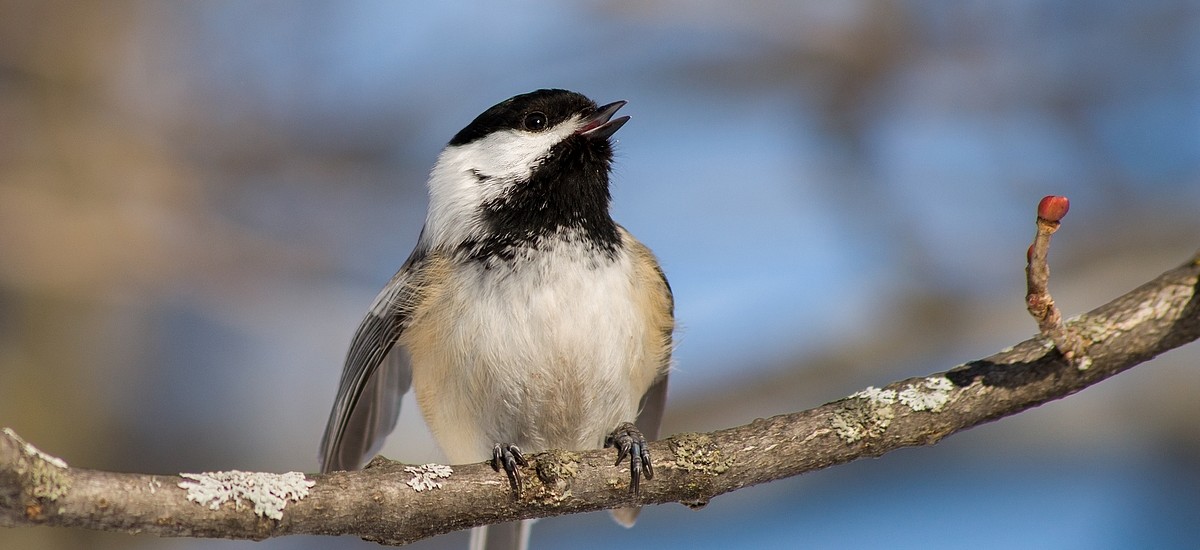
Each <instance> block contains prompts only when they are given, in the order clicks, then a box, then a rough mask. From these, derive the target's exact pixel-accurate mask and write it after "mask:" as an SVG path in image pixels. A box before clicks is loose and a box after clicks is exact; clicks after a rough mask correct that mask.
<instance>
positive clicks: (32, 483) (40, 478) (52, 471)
mask: <svg viewBox="0 0 1200 550" xmlns="http://www.w3.org/2000/svg"><path fill="white" fill-rule="evenodd" d="M3 432H4V435H6V436H8V437H9V438H12V439H13V440H14V441H16V442H17V443H20V445H21V457H20V458H19V459H18V460H17V464H16V468H15V471H16V473H17V475H18V476H25V477H27V478H28V480H29V494H30V495H31V496H33V497H34V498H44V499H46V500H50V501H55V500H58V499H60V498H62V497H63V496H66V494H67V491H68V490H70V488H71V481H70V478H68V477H67V475H66V474H67V463H66V461H64V460H63V459H61V458H58V457H56V456H53V455H49V454H46V453H44V452H42V451H41V449H38V448H37V447H34V446H33V444H31V443H29V442H27V441H25V440H24V439H21V436H19V435H17V433H16V432H14V431H13V430H12V428H4V430H3Z"/></svg>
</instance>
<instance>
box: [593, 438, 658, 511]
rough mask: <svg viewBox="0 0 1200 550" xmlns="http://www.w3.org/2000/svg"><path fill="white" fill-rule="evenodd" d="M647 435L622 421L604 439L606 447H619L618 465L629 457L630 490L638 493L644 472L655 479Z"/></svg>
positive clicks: (647, 476)
mask: <svg viewBox="0 0 1200 550" xmlns="http://www.w3.org/2000/svg"><path fill="white" fill-rule="evenodd" d="M647 443H648V442H647V441H646V436H644V435H642V432H641V431H640V430H638V429H637V426H634V425H633V424H632V423H630V422H622V423H621V424H620V425H618V426H617V429H615V430H613V431H612V433H610V434H608V437H606V438H605V439H604V448H606V449H607V448H609V447H616V448H617V462H616V465H619V464H621V461H622V460H625V457H626V456H628V457H629V491H630V492H632V493H634V494H637V493H638V491H639V490H640V488H641V481H642V474H645V475H646V479H654V468H653V467H652V466H651V465H650V448H649V445H648V444H647Z"/></svg>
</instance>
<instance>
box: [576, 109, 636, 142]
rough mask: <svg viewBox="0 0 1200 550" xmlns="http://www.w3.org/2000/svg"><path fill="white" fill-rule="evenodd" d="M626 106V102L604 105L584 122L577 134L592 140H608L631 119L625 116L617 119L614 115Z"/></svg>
mask: <svg viewBox="0 0 1200 550" xmlns="http://www.w3.org/2000/svg"><path fill="white" fill-rule="evenodd" d="M624 106H625V102H624V101H614V102H612V103H609V104H608V105H604V106H603V107H600V108H599V109H596V112H595V113H594V114H593V115H592V116H590V117H588V118H587V119H585V120H584V121H583V126H581V127H580V128H579V130H577V131H576V132H575V133H577V134H579V135H581V136H583V137H586V138H592V139H606V138H608V136H611V135H613V134H614V133H616V131H617V130H619V129H621V126H624V125H625V123H626V122H629V117H627V116H623V117H620V118H617V119H614V118H613V115H615V114H617V110H618V109H620V108H621V107H624Z"/></svg>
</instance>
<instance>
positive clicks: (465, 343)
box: [321, 90, 675, 547]
mask: <svg viewBox="0 0 1200 550" xmlns="http://www.w3.org/2000/svg"><path fill="white" fill-rule="evenodd" d="M624 104H625V102H624V101H618V102H615V103H610V104H608V105H604V106H597V105H596V103H595V102H593V101H591V100H590V99H588V98H586V97H584V96H583V95H580V94H577V93H574V92H569V91H566V90H538V91H535V92H531V93H527V94H522V95H518V96H516V97H513V98H511V99H508V100H506V101H503V102H501V103H499V104H497V105H495V106H494V107H492V108H490V109H488V110H486V111H484V112H483V114H481V115H479V116H478V117H476V118H475V120H474V121H472V122H471V123H470V124H468V125H467V127H466V128H463V129H462V131H460V132H459V133H458V134H456V135H455V136H454V138H453V139H451V140H450V143H449V144H448V145H447V146H446V148H445V149H444V150H443V151H442V153H441V155H440V156H439V157H438V160H437V163H436V164H435V165H434V167H433V171H432V172H431V174H430V176H429V212H428V215H427V217H426V219H425V227H424V228H423V229H422V230H421V236H420V238H419V239H418V241H417V245H416V248H415V249H414V250H413V252H412V254H411V255H410V256H409V258H408V260H407V261H406V262H404V265H403V267H401V268H400V271H399V272H398V273H396V275H395V276H394V277H392V280H391V281H390V282H388V284H387V286H385V287H384V289H383V291H382V292H380V294H379V296H378V297H376V298H375V302H374V304H373V305H372V306H371V309H370V311H369V312H367V315H366V318H365V319H363V321H362V324H360V325H359V327H358V332H357V333H356V334H355V335H354V340H353V341H352V343H351V345H350V351H349V354H348V356H347V358H346V365H345V368H344V370H343V371H342V378H341V383H340V384H339V386H338V392H337V399H336V401H335V402H334V405H333V411H332V412H331V414H330V416H329V424H328V425H327V426H326V428H325V436H324V438H323V439H322V441H321V470H322V471H323V472H330V471H334V470H349V469H356V468H359V467H361V466H362V464H363V462H364V461H365V460H366V459H367V458H368V457H369V456H370V455H372V454H374V453H375V452H377V451H378V450H379V447H380V446H381V445H382V442H383V438H384V437H385V436H386V435H387V434H388V433H390V432H391V431H392V429H393V428H394V427H395V424H396V418H397V416H398V414H399V412H400V400H401V397H402V396H403V394H404V393H405V392H407V391H408V388H409V386H410V383H411V385H412V386H413V387H414V388H415V389H416V395H417V402H418V404H419V405H420V407H421V412H422V413H423V414H424V416H425V421H426V423H427V424H428V425H429V428H430V429H431V431H432V432H433V435H434V437H435V438H436V440H437V442H438V445H439V446H440V447H441V449H442V451H443V452H444V453H445V454H446V457H447V458H448V459H449V460H450V461H451V462H452V463H455V464H462V463H470V462H478V461H482V460H488V459H491V461H492V466H493V467H494V468H496V469H497V471H499V469H500V468H504V469H505V471H506V472H507V475H508V477H509V480H510V483H511V485H512V488H513V490H514V491H517V492H519V491H520V483H521V477H520V475H519V468H518V466H519V465H524V463H525V459H524V457H523V456H522V454H521V453H522V452H538V451H545V450H548V449H568V450H585V449H596V448H600V447H601V446H602V445H603V446H615V447H616V448H617V451H618V458H617V461H618V463H620V461H621V460H622V459H623V458H624V457H626V456H628V457H629V462H630V490H632V491H637V489H638V484H639V482H640V478H641V476H642V475H643V474H644V475H645V477H646V478H647V479H649V478H651V477H652V476H653V470H652V469H651V465H650V456H649V453H648V452H647V450H646V438H647V437H648V438H650V439H653V438H655V437H657V435H658V427H659V423H660V421H661V419H662V413H663V407H664V404H665V401H666V394H667V370H668V366H669V364H670V358H671V349H672V343H671V341H672V332H673V330H674V324H675V322H674V303H673V298H672V295H671V289H670V287H669V286H668V285H667V280H666V278H665V277H664V276H663V272H662V270H661V269H660V267H659V265H658V261H657V260H656V259H655V258H654V255H653V254H652V253H651V252H650V250H649V249H648V248H646V246H645V245H643V244H642V243H640V242H638V241H637V240H636V239H634V238H633V235H630V234H629V232H628V231H626V230H625V228H623V227H621V226H620V225H618V224H617V223H616V222H615V221H613V219H612V216H611V215H610V214H609V202H610V200H611V199H610V195H609V187H608V177H609V169H610V167H611V164H612V144H611V143H610V142H609V137H610V136H612V134H613V133H614V132H616V131H617V130H618V129H619V128H620V127H621V126H622V125H623V124H625V122H627V121H628V120H629V117H627V116H626V117H620V118H615V119H614V118H613V115H614V114H615V113H616V112H617V110H618V109H620V108H621V107H622V106H623V105H624ZM401 352H402V353H401ZM385 359H386V361H385ZM635 423H636V424H635ZM613 515H614V517H615V518H616V519H617V521H618V522H620V523H622V524H624V525H626V526H629V525H632V524H633V521H634V520H635V519H636V517H637V508H628V509H622V510H614V511H613ZM526 525H527V524H506V526H505V527H503V528H501V527H500V526H492V532H491V533H489V534H487V535H484V531H483V530H482V529H477V530H476V531H475V532H473V533H472V547H482V546H481V545H482V544H483V543H484V542H485V538H486V539H487V542H491V541H497V542H502V543H504V544H506V545H509V546H517V545H523V544H524V543H525V542H526V540H527V538H526V537H527V536H528V531H527V529H526V528H525V527H526ZM501 531H504V532H501Z"/></svg>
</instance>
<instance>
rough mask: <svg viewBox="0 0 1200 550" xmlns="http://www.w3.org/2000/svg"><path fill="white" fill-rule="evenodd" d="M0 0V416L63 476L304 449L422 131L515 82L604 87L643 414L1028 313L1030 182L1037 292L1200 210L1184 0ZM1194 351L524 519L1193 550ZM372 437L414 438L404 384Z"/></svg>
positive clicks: (851, 372)
mask: <svg viewBox="0 0 1200 550" xmlns="http://www.w3.org/2000/svg"><path fill="white" fill-rule="evenodd" d="M0 21H3V22H0V127H7V129H6V130H4V131H3V132H2V135H0V257H3V258H5V260H3V261H0V425H6V426H12V427H13V428H14V429H16V430H17V431H18V432H19V433H21V434H22V435H24V436H25V437H26V438H27V439H29V440H30V441H33V442H35V443H36V444H39V445H40V446H42V447H43V448H45V449H46V450H47V451H49V452H52V453H56V454H59V455H61V456H63V457H65V458H66V459H67V460H68V461H69V462H70V463H72V464H78V465H81V466H89V467H96V468H108V469H116V470H123V471H154V472H164V473H172V472H179V471H195V470H214V469H232V468H239V469H263V470H280V471H282V470H306V471H312V470H314V469H315V468H316V444H317V441H318V439H319V434H320V431H321V428H322V426H323V424H324V421H325V417H326V415H327V413H328V407H329V405H330V403H331V401H332V397H333V392H334V389H335V387H336V382H337V377H338V374H339V371H340V366H341V361H342V357H343V355H344V353H345V347H346V345H347V343H348V341H349V339H350V336H351V334H352V332H353V330H354V328H355V326H356V325H357V323H358V320H359V318H360V316H361V315H362V313H363V312H364V311H365V309H366V307H367V306H368V305H369V302H370V300H371V299H372V298H373V297H374V295H375V294H376V292H377V291H378V288H379V287H380V286H382V285H383V283H384V282H386V280H387V279H388V278H389V277H390V276H391V274H392V273H393V272H394V270H395V269H396V268H397V267H398V266H399V265H400V263H401V262H402V261H403V260H404V258H405V257H406V256H407V254H408V252H409V250H410V249H411V247H412V245H413V242H414V241H415V239H416V235H417V233H418V231H419V230H420V227H421V224H422V222H423V216H424V208H425V197H424V193H425V190H424V180H425V175H426V174H427V172H428V170H429V168H430V166H431V165H432V163H433V161H434V159H435V157H436V155H437V153H438V151H439V150H440V149H441V147H442V146H443V145H444V143H445V142H446V141H447V140H448V139H449V137H450V136H452V135H453V134H454V133H455V132H456V131H457V130H458V129H460V128H461V127H462V126H463V125H465V124H466V123H467V122H469V121H470V120H471V119H472V118H473V117H474V116H475V115H476V114H478V113H479V112H481V111H482V110H483V109H485V108H487V107H488V106H490V105H492V104H494V103H496V102H498V101H499V100H502V99H504V98H507V97H509V96H512V95H514V94H517V93H522V92H526V91H529V90H532V89H536V88H539V87H565V88H570V89H574V90H577V91H580V92H583V93H585V94H588V95H589V96H591V97H592V98H593V99H596V100H597V101H599V102H602V103H603V102H608V101H614V100H617V99H625V100H628V101H629V105H628V106H627V107H625V109H624V110H623V111H622V112H623V113H624V114H629V115H630V116H632V117H633V118H632V120H631V122H630V123H629V124H628V125H626V126H625V127H624V128H622V130H621V131H620V132H619V133H618V134H617V136H616V137H617V138H618V144H617V151H618V160H617V166H616V170H615V174H614V178H613V195H614V207H613V208H614V216H615V217H616V218H617V219H618V221H620V222H621V223H622V224H624V225H625V226H626V227H628V228H629V229H630V230H631V231H633V232H634V233H635V234H636V235H638V236H639V238H640V239H641V240H643V241H644V242H646V243H647V244H648V245H649V246H650V247H651V248H653V249H654V250H655V252H656V253H657V254H658V256H659V258H660V260H661V262H662V264H663V266H664V268H665V270H666V273H667V275H668V277H669V278H670V280H671V283H672V286H673V288H674V290H675V294H676V301H677V316H678V318H679V321H680V323H681V325H682V330H681V333H680V335H679V347H678V353H677V370H676V372H675V373H674V374H673V375H672V396H671V406H670V410H669V411H668V416H667V420H666V426H665V428H664V430H665V432H666V433H673V432H677V431H683V430H707V429H716V428H721V427H728V426H732V425H735V424H738V423H741V422H746V421H749V420H750V419H753V418H754V417H756V416H764V415H771V414H779V413H784V412H790V411H793V410H799V409H802V408H807V407H811V406H815V405H819V404H821V403H824V402H827V401H831V400H834V399H837V398H839V397H841V396H843V395H846V394H848V393H850V392H853V391H855V390H856V389H859V388H862V387H865V386H866V385H870V384H874V385H881V384H884V383H887V382H889V381H891V380H894V379H897V378H900V377H904V376H913V375H918V374H924V373H928V372H933V371H937V370H944V369H946V368H949V367H951V366H953V365H954V364H957V363H959V362H962V361H966V360H970V359H973V358H976V357H979V356H983V355H987V354H990V353H992V352H995V351H996V350H998V349H1000V348H1003V347H1005V346H1008V345H1010V344H1012V343H1015V342H1017V341H1019V340H1022V339H1024V338H1026V337H1028V336H1029V335H1030V334H1032V333H1033V332H1034V331H1035V329H1036V327H1035V325H1034V323H1033V322H1032V320H1030V319H1029V318H1028V316H1027V315H1026V314H1025V313H1024V309H1023V299H1022V297H1023V293H1024V280H1023V267H1024V265H1023V253H1024V250H1025V247H1026V246H1027V245H1028V243H1029V240H1030V238H1031V237H1032V234H1033V230H1034V228H1033V212H1034V206H1035V205H1036V203H1037V201H1038V199H1040V198H1041V197H1042V196H1043V195H1047V194H1062V195H1067V196H1069V197H1070V198H1071V202H1072V210H1071V214H1070V216H1069V217H1068V218H1067V221H1066V224H1065V225H1064V228H1063V230H1062V231H1060V233H1059V234H1057V235H1056V236H1055V243H1054V247H1053V249H1052V253H1051V261H1052V264H1051V265H1052V268H1053V269H1054V272H1053V277H1054V278H1053V279H1052V283H1051V285H1052V290H1053V291H1055V293H1056V294H1055V295H1056V298H1057V299H1058V301H1059V304H1060V305H1061V306H1062V307H1063V308H1064V310H1066V312H1067V313H1068V314H1074V313H1078V312H1081V311H1085V310H1087V309H1090V308H1092V307H1095V306H1098V305H1100V304H1102V303H1104V302H1106V301H1108V300H1109V299H1111V298H1112V297H1114V296H1116V295H1118V294H1120V293H1122V292H1124V291H1127V290H1129V289H1131V288H1133V287H1134V286H1136V285H1137V284H1140V283H1141V282H1144V281H1145V280H1148V279H1150V278H1152V277H1153V276H1155V275H1157V274H1158V273H1160V272H1162V271H1164V270H1166V269H1168V268H1170V267H1172V266H1174V265H1177V264H1178V263H1180V262H1182V261H1184V260H1185V259H1186V258H1187V257H1188V255H1189V254H1191V253H1192V252H1193V251H1194V250H1195V249H1196V248H1197V241H1196V236H1197V234H1198V233H1200V231H1198V230H1200V216H1197V212H1200V55H1198V54H1200V8H1198V6H1197V5H1196V4H1195V3H1194V2H1186V1H1173V0H1152V1H1148V2H1138V3H1127V2H1115V1H1099V2H1096V1H1089V2H1084V1H1058V2H1052V1H1034V0H1030V1H1020V2H1003V3H978V2H966V3H963V2H946V1H925V2H922V1H911V2H897V3H885V2H870V1H847V2H837V3H811V4H808V3H798V2H797V3H793V2H753V3H748V4H746V3H743V4H737V5H733V4H728V5H726V4H718V3H689V2H682V1H650V2H612V3H605V2H580V3H566V2H563V3H543V2H517V3H513V4H510V5H508V6H505V7H503V8H501V7H497V6H490V5H482V4H478V3H470V2H442V3H427V4H424V5H411V4H408V3H394V2H192V3H183V2H127V3H120V4H106V5H104V6H103V7H101V6H100V5H95V6H92V5H80V4H74V3H54V2H27V3H22V2H14V3H9V4H5V5H3V6H0ZM1192 347H1193V348H1194V347H1195V346H1192ZM1198 360H1200V355H1198V354H1197V351H1196V350H1194V349H1190V348H1189V349H1184V350H1181V351H1179V352H1175V353H1172V354H1168V355H1167V356H1165V357H1163V358H1160V359H1158V360H1156V362H1155V364H1153V365H1147V366H1145V367H1141V368H1139V369H1135V370H1134V371H1133V372H1131V373H1129V374H1126V375H1122V376H1121V377H1118V378H1117V379H1116V380H1113V381H1110V382H1107V383H1105V384H1102V385H1101V386H1099V387H1096V388H1092V389H1089V390H1087V391H1085V392H1083V393H1082V394H1081V395H1079V396H1076V397H1072V398H1070V399H1067V400H1065V401H1063V402H1056V403H1052V404H1049V405H1046V406H1043V407H1041V408H1039V409H1038V410H1035V411H1031V412H1028V413H1025V414H1022V415H1020V416H1019V417H1017V418H1012V419H1006V420H1004V421H1001V422H999V423H997V424H994V425H989V426H985V427H981V428H978V429H976V430H972V431H971V432H969V433H966V434H963V435H960V436H956V437H954V438H950V439H949V440H947V441H945V442H943V443H942V444H939V445H938V446H936V447H934V448H930V449H917V450H910V451H902V452H899V453H894V454H891V455H888V456H886V457H883V458H882V459H880V460H873V461H868V462H861V463H855V464H851V465H847V466H842V467H838V468H834V469H831V470H828V471H824V472H819V473H814V474H809V475H806V476H802V477H800V478H797V479H792V480H787V481H783V482H779V483H773V484H770V485H768V486H763V487H758V488H754V489H750V490H745V491H741V492H738V493H735V494H732V495H727V496H724V497H720V498H718V499H716V500H714V501H713V502H712V503H711V504H710V505H709V506H708V507H707V508H705V509H703V510H700V511H691V510H688V509H686V508H683V507H681V506H678V505H668V506H659V507H653V508H651V509H648V510H646V511H645V512H644V514H643V516H642V519H641V521H640V523H639V525H638V526H637V528H636V529H633V530H630V531H626V530H623V529H620V528H619V527H616V526H615V525H614V524H612V523H611V522H610V521H609V520H608V518H607V516H606V515H604V514H592V515H587V516H579V517H568V518H555V519H551V520H546V521H543V522H540V523H539V525H538V527H537V530H536V531H535V535H534V543H535V547H542V548H562V547H577V548H587V547H600V546H601V545H603V546H604V547H611V546H613V545H624V544H631V545H632V544H645V545H648V547H663V548H671V547H687V548H728V547H745V548H798V547H801V548H874V547H880V546H885V545H886V546H888V547H899V548H961V547H968V546H969V547H972V548H1014V547H1017V548H1130V547H1154V548H1170V547H1178V548H1188V547H1192V546H1193V545H1194V541H1195V540H1196V537H1197V535H1198V534H1200V533H1198V531H1200V528H1198V527H1197V525H1200V523H1198V522H1197V521H1196V520H1197V519H1198V518H1200V504H1198V502H1200V501H1198V500H1197V499H1198V497H1197V495H1200V490H1198V489H1200V479H1198V478H1197V476H1196V472H1197V471H1200V430H1198V429H1197V428H1196V427H1195V425H1194V418H1196V414H1200V404H1197V400H1196V399H1194V395H1195V394H1196V392H1197V391H1200V373H1197V372H1196V369H1195V366H1196V362H1197V361H1198ZM385 454H387V455H389V456H392V457H394V458H397V459H401V460H405V461H409V462H424V461H429V460H437V459H438V455H437V452H436V450H435V449H434V448H433V446H432V441H431V440H430V438H429V437H428V435H427V434H425V433H423V427H422V426H421V421H420V418H419V414H417V411H416V408H415V404H414V403H412V402H411V401H409V402H407V403H406V407H405V411H404V415H403V418H402V427H401V430H400V431H398V432H397V434H396V435H394V436H393V437H392V439H391V441H390V442H389V446H388V447H387V448H386V449H385ZM6 541H7V542H6ZM463 544H465V535H462V534H456V535H450V536H447V537H442V538H439V539H435V540H431V541H425V542H423V543H420V544H418V545H416V547H419V548H441V547H460V546H461V545H463ZM9 545H13V547H40V548H76V547H85V546H86V547H95V548H100V547H120V548H129V547H145V548H234V547H237V548H242V547H245V548H249V547H251V546H253V547H255V548H263V547H266V548H328V547H332V546H337V547H346V548H352V547H354V548H366V547H369V546H373V545H370V544H368V543H362V542H359V541H355V540H352V539H324V538H303V537H293V538H287V539H280V540H273V541H268V542H265V543H261V544H250V543H239V542H229V541H192V540H159V539H153V538H146V537H137V538H132V539H131V538H128V537H124V536H116V535H103V534H93V533H84V532H55V531H51V530H13V531H4V532H0V547H8V546H9ZM445 545H449V546H445Z"/></svg>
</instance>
